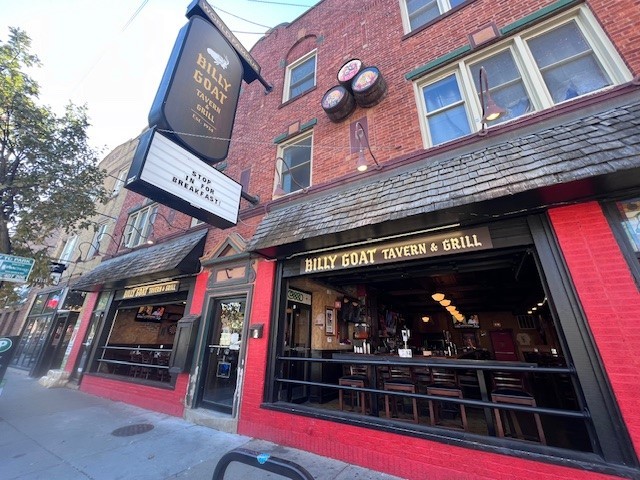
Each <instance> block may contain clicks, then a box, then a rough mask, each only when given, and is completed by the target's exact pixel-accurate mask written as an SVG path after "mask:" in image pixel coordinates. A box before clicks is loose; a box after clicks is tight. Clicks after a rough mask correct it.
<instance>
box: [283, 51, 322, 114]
mask: <svg viewBox="0 0 640 480" xmlns="http://www.w3.org/2000/svg"><path fill="white" fill-rule="evenodd" d="M315 86H316V51H315V50H314V51H313V52H310V53H308V54H307V55H305V56H304V57H302V58H300V59H298V60H296V61H295V62H292V63H291V64H290V65H287V71H286V73H285V80H284V98H283V99H282V101H283V102H286V101H287V100H291V99H292V98H295V97H298V96H300V95H302V94H303V93H304V92H307V91H309V90H311V89H312V88H313V87H315Z"/></svg>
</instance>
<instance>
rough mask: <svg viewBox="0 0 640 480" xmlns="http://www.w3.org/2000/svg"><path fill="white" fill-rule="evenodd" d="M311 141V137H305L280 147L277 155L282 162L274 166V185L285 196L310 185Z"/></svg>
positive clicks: (279, 161)
mask: <svg viewBox="0 0 640 480" xmlns="http://www.w3.org/2000/svg"><path fill="white" fill-rule="evenodd" d="M312 140H313V136H312V135H306V136H304V137H302V138H298V139H296V140H295V141H292V142H291V143H288V144H286V145H282V146H281V147H280V149H279V152H278V153H279V157H281V158H282V160H278V161H277V164H276V185H277V186H280V187H281V188H282V189H283V190H284V192H285V194H289V193H293V192H297V191H298V190H302V189H305V188H308V187H309V186H310V185H311V156H312V152H311V147H312V143H313V142H312Z"/></svg>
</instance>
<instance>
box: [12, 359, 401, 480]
mask: <svg viewBox="0 0 640 480" xmlns="http://www.w3.org/2000/svg"><path fill="white" fill-rule="evenodd" d="M235 449H245V450H248V451H249V452H253V453H256V454H261V457H260V460H262V461H264V460H265V458H266V459H267V460H266V461H265V463H264V465H267V464H268V465H274V464H276V463H280V460H282V462H283V463H286V462H292V464H293V466H294V467H293V468H298V469H300V468H301V469H304V471H306V472H308V473H309V474H310V476H311V478H313V479H316V480H394V479H396V480H397V477H392V476H390V475H386V474H383V473H379V472H375V471H372V470H367V469H363V468H360V467H355V466H353V465H349V464H346V463H344V462H340V461H337V460H333V459H329V458H325V457H321V456H318V455H314V454H311V453H308V452H304V451H301V450H296V449H292V448H288V447H284V446H281V445H277V444H273V443H270V442H266V441H263V440H256V439H252V438H250V437H246V436H243V435H234V434H229V433H224V432H219V431H217V430H213V429H211V428H208V427H203V426H199V425H194V424H192V423H189V422H186V421H185V420H182V419H180V418H176V417H172V416H169V415H165V414H161V413H157V412H152V411H148V410H144V409H141V408H138V407H135V406H131V405H127V404H124V403H122V402H114V401H111V400H107V399H104V398H100V397H95V396H92V395H87V394H85V393H83V392H80V391H78V390H75V389H72V388H45V387H43V386H41V385H40V384H39V383H38V382H37V379H34V378H29V377H28V376H27V375H26V373H25V372H23V371H21V370H17V369H13V368H9V370H8V371H7V373H6V375H5V385H4V388H3V389H2V391H1V392H0V479H2V480H10V479H22V480H26V479H29V480H36V479H42V480H86V479H93V480H115V479H135V480H144V479H154V480H158V479H198V480H199V479H211V478H212V475H213V472H214V470H215V468H216V465H217V464H218V461H219V460H220V458H221V457H222V456H223V455H224V454H226V453H228V452H230V451H232V450H235ZM247 456H248V457H250V458H252V457H251V456H250V455H249V454H248V453H245V455H244V456H243V458H245V457H247ZM250 463H251V464H249V465H247V464H245V463H241V462H239V461H233V462H231V463H230V464H229V467H228V469H227V470H226V473H225V474H224V477H223V478H224V479H225V480H226V479H243V480H254V479H255V480H262V479H282V478H292V477H285V476H281V475H277V474H275V473H271V472H267V471H264V470H261V469H259V466H260V463H259V461H258V460H257V455H256V461H253V462H250ZM262 468H264V467H262ZM300 471H302V470H300ZM296 478H298V477H296Z"/></svg>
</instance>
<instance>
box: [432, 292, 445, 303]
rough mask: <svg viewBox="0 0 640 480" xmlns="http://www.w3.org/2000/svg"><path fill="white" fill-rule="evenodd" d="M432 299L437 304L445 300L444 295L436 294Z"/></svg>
mask: <svg viewBox="0 0 640 480" xmlns="http://www.w3.org/2000/svg"><path fill="white" fill-rule="evenodd" d="M431 298H433V299H434V300H435V301H436V302H441V301H442V300H444V293H434V294H433V295H431Z"/></svg>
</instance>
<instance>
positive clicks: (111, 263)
mask: <svg viewBox="0 0 640 480" xmlns="http://www.w3.org/2000/svg"><path fill="white" fill-rule="evenodd" d="M206 235H207V231H206V230H198V231H196V232H192V233H189V234H187V235H183V236H181V237H179V238H176V239H174V240H169V241H167V242H164V243H160V244H157V245H153V246H151V247H148V248H143V249H140V250H134V251H132V252H130V253H127V254H125V255H122V256H119V257H114V258H111V259H109V260H105V261H104V262H102V263H101V264H100V265H98V266H97V267H96V268H94V269H93V270H91V271H90V272H89V273H86V274H84V275H83V276H82V277H80V279H79V280H78V281H77V282H75V283H74V284H73V285H71V289H72V290H82V291H85V292H91V291H98V290H102V289H106V288H119V287H124V286H126V285H131V284H132V283H145V282H152V281H154V280H158V279H160V278H166V277H171V276H177V275H188V274H194V273H197V272H198V271H199V270H200V257H201V256H202V251H203V248H204V239H205V237H206Z"/></svg>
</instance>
